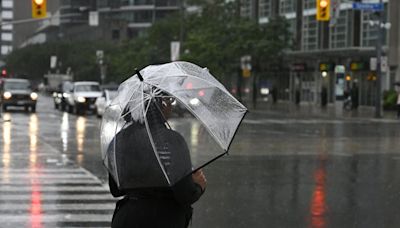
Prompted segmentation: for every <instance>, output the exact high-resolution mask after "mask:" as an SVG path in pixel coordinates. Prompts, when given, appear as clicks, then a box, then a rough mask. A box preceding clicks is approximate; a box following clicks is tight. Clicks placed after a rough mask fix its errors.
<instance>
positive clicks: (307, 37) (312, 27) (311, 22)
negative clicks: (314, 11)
mask: <svg viewBox="0 0 400 228" xmlns="http://www.w3.org/2000/svg"><path fill="white" fill-rule="evenodd" d="M317 31H318V26H317V21H316V19H315V15H311V16H307V17H304V18H303V42H302V50H305V51H309V50H315V49H317V46H318V45H317V44H318V39H317V38H318V36H317V34H318V33H317Z"/></svg>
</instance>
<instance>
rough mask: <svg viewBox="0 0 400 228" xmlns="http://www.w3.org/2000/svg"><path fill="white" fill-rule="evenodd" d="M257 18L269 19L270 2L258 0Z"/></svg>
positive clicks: (268, 0)
mask: <svg viewBox="0 0 400 228" xmlns="http://www.w3.org/2000/svg"><path fill="white" fill-rule="evenodd" d="M259 11H260V12H259V16H260V18H262V17H270V16H271V11H272V10H271V0H260V2H259Z"/></svg>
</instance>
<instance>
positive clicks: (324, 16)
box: [317, 0, 331, 21]
mask: <svg viewBox="0 0 400 228" xmlns="http://www.w3.org/2000/svg"><path fill="white" fill-rule="evenodd" d="M330 17H331V1H330V0H317V21H329V19H330Z"/></svg>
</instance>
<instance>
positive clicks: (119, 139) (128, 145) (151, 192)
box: [109, 123, 202, 228]
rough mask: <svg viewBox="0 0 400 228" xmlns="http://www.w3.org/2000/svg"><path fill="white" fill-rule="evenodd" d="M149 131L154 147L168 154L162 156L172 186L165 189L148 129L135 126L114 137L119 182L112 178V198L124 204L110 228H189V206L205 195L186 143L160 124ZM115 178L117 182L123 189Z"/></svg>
mask: <svg viewBox="0 0 400 228" xmlns="http://www.w3.org/2000/svg"><path fill="white" fill-rule="evenodd" d="M149 125H150V129H152V136H153V143H154V144H155V146H156V147H157V148H159V147H160V150H161V149H163V148H164V151H161V152H163V153H162V154H159V156H160V160H161V163H162V164H163V166H164V169H165V172H166V173H168V176H169V178H170V181H171V183H172V184H173V185H172V186H171V187H169V185H168V183H166V179H165V177H164V174H163V173H162V171H161V168H160V165H159V163H158V161H157V160H156V155H155V153H154V150H153V147H152V146H151V143H150V141H149V139H148V134H147V132H146V128H145V126H144V125H140V124H132V125H130V126H128V127H126V128H124V129H123V130H121V131H120V132H119V133H118V134H117V136H116V137H115V138H116V143H115V148H116V151H117V152H116V154H115V159H116V160H115V161H116V163H117V164H118V165H119V168H118V167H117V170H118V177H115V176H113V175H111V174H110V175H109V186H110V192H111V194H112V195H113V196H114V197H121V196H123V199H121V200H120V201H118V203H117V206H116V209H115V212H114V216H113V220H112V228H131V227H144V228H147V227H151V228H153V227H154V228H157V227H160V228H161V227H162V228H168V227H171V228H184V227H187V226H188V224H189V221H190V219H191V215H192V208H191V205H192V204H193V203H194V202H196V201H197V200H198V199H199V198H200V196H201V195H202V189H201V187H200V186H199V185H198V184H196V183H194V182H193V179H192V176H191V162H190V156H189V150H188V148H187V145H186V143H185V140H184V139H183V137H182V136H181V135H180V134H179V133H177V132H175V131H173V130H170V129H167V128H165V127H164V126H163V125H162V124H158V126H155V127H152V126H151V125H152V124H151V123H149ZM182 174H183V175H182ZM182 177H183V178H182ZM114 178H118V180H119V185H117V183H116V181H115V180H114ZM118 186H119V187H118Z"/></svg>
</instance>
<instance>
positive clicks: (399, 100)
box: [397, 90, 400, 119]
mask: <svg viewBox="0 0 400 228" xmlns="http://www.w3.org/2000/svg"><path fill="white" fill-rule="evenodd" d="M397 119H400V90H399V91H398V92H397Z"/></svg>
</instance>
